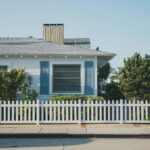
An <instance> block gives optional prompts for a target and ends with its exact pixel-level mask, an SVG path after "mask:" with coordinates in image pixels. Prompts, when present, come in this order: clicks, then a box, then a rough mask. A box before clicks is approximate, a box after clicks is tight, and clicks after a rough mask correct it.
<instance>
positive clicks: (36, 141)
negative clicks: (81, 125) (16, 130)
mask: <svg viewBox="0 0 150 150" xmlns="http://www.w3.org/2000/svg"><path fill="white" fill-rule="evenodd" d="M90 141H92V139H90V138H0V148H22V147H28V148H34V147H63V146H72V145H82V144H86V143H89V142H90Z"/></svg>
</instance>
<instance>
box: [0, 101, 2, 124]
mask: <svg viewBox="0 0 150 150" xmlns="http://www.w3.org/2000/svg"><path fill="white" fill-rule="evenodd" d="M1 121H2V101H1V100H0V123H1Z"/></svg>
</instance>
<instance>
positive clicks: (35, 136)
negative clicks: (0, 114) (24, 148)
mask: <svg viewBox="0 0 150 150" xmlns="http://www.w3.org/2000/svg"><path fill="white" fill-rule="evenodd" d="M0 138H141V139H142V138H144V139H150V134H60V133H59V134H45V133H44V134H41V133H40V134H38V133H37V134H34V133H33V134H31V133H19V134H5V133H4V134H0Z"/></svg>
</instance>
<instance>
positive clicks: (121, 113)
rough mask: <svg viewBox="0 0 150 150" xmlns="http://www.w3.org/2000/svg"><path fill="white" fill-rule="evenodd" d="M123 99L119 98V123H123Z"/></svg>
mask: <svg viewBox="0 0 150 150" xmlns="http://www.w3.org/2000/svg"><path fill="white" fill-rule="evenodd" d="M123 114H124V113H123V100H122V99H121V100H120V124H123Z"/></svg>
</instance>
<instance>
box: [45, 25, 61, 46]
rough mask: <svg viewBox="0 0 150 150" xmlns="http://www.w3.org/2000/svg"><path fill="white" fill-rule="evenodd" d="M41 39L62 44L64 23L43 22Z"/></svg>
mask: <svg viewBox="0 0 150 150" xmlns="http://www.w3.org/2000/svg"><path fill="white" fill-rule="evenodd" d="M43 39H44V40H45V41H47V42H53V43H59V44H63V41H64V24H44V25H43Z"/></svg>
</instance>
